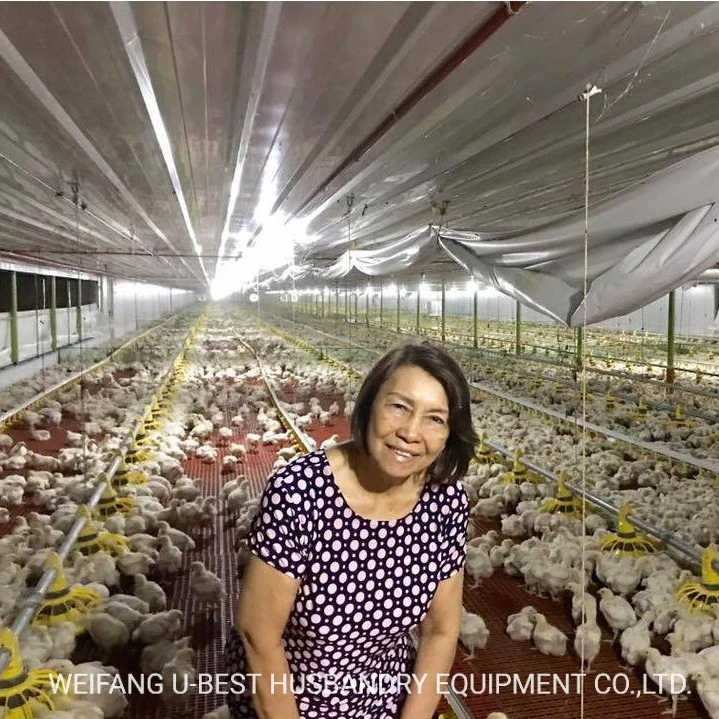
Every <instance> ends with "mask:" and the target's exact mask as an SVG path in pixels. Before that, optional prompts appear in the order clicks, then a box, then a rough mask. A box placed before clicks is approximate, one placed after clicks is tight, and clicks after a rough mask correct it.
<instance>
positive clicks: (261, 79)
mask: <svg viewBox="0 0 719 719" xmlns="http://www.w3.org/2000/svg"><path fill="white" fill-rule="evenodd" d="M264 9H265V18H264V22H263V23H262V33H261V35H260V45H259V49H258V51H257V62H256V63H255V69H254V72H253V74H252V85H251V86H250V98H249V102H248V104H247V112H246V113H245V121H244V123H243V125H242V135H241V137H240V147H239V149H238V151H237V161H236V162H235V173H234V175H233V177H232V184H231V185H230V198H229V202H228V203H227V215H226V216H225V222H224V225H223V228H222V236H221V239H220V249H219V251H218V253H217V254H218V258H219V259H218V260H217V265H215V276H217V272H218V267H219V264H220V262H221V261H222V257H223V255H224V252H225V245H226V244H227V237H228V235H229V230H230V221H231V220H232V215H233V214H234V212H235V205H236V204H237V196H238V195H239V193H240V180H241V179H242V170H243V168H244V165H245V159H246V157H247V150H248V148H249V146H250V137H251V136H252V126H253V125H254V122H255V115H256V114H257V107H258V106H259V104H260V98H261V97H262V91H263V89H264V84H265V74H266V73H267V66H268V65H269V62H270V51H271V50H272V43H273V41H274V39H275V33H276V32H277V26H278V25H279V21H280V12H281V9H282V3H281V2H270V3H266V4H265V5H264Z"/></svg>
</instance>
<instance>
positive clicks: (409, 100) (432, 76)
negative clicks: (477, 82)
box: [295, 0, 524, 215]
mask: <svg viewBox="0 0 719 719" xmlns="http://www.w3.org/2000/svg"><path fill="white" fill-rule="evenodd" d="M523 5H524V2H523V0H520V1H519V2H515V3H514V5H513V7H512V6H510V3H504V4H503V5H501V6H500V7H499V8H497V11H496V12H495V13H494V14H493V15H492V16H491V17H490V18H489V19H488V20H486V21H485V22H483V23H482V24H481V25H480V26H478V27H477V28H475V29H474V31H473V32H472V34H471V35H470V36H469V37H468V38H467V39H466V40H465V41H464V42H463V43H462V44H461V45H460V46H459V47H458V48H457V49H456V50H455V51H454V52H453V53H451V54H450V55H449V57H447V58H446V59H445V60H443V61H442V62H441V63H440V65H439V66H437V67H436V68H435V69H434V70H433V71H432V72H430V73H429V74H428V75H427V76H425V77H424V79H423V80H421V81H420V82H419V84H418V85H416V86H415V87H414V88H413V89H412V90H411V91H410V93H409V94H408V95H407V96H406V97H405V98H404V99H403V100H402V101H401V102H400V103H399V104H398V105H397V106H396V107H395V108H393V109H392V110H391V112H390V113H389V114H388V115H387V116H386V117H385V118H384V119H383V120H382V122H380V123H379V125H377V127H375V129H374V130H372V132H370V133H369V135H367V137H365V138H364V139H363V140H362V141H361V142H360V143H359V145H357V147H355V148H354V150H352V151H351V152H350V153H349V155H347V157H346V158H345V159H344V160H343V161H342V162H341V163H340V164H339V165H338V166H337V167H336V168H335V170H333V171H332V172H331V173H330V175H329V177H328V178H327V179H326V180H325V181H324V182H323V183H322V184H321V185H320V186H319V187H318V188H317V190H315V191H314V192H313V193H312V194H311V195H310V196H309V197H308V198H307V200H305V202H304V203H303V204H302V206H301V207H300V208H299V209H298V210H296V211H295V214H296V215H303V214H305V210H306V209H307V208H308V207H309V206H310V204H311V203H313V202H314V201H315V200H316V199H317V198H319V197H320V196H321V195H323V194H325V193H327V191H328V189H329V186H330V184H331V183H332V182H333V181H334V180H335V179H337V177H339V175H341V174H342V173H343V172H344V171H345V170H347V169H348V168H349V167H350V166H351V165H353V164H354V163H356V162H358V161H359V160H360V158H361V157H362V156H363V155H364V154H365V153H366V152H367V151H368V150H369V149H370V148H371V147H372V146H373V145H375V144H376V143H377V142H378V141H379V140H380V139H381V138H382V137H383V136H384V135H385V134H386V133H387V132H389V130H391V129H392V128H393V127H394V126H395V125H396V124H397V123H398V122H399V121H400V120H401V119H402V118H403V117H404V116H405V115H407V113H408V112H409V111H410V110H411V109H412V108H413V107H414V106H415V105H416V104H417V103H418V102H420V100H422V98H424V97H425V96H427V95H428V94H429V93H430V92H431V91H432V90H434V88H435V87H437V85H439V84H440V83H441V82H442V81H443V80H445V79H446V78H447V77H448V76H449V75H450V74H451V73H452V72H453V71H454V70H456V69H457V68H458V67H459V66H460V65H461V64H462V63H463V62H464V61H465V60H466V59H467V58H468V57H469V56H470V55H471V54H472V53H473V52H475V51H476V50H477V49H478V48H479V47H481V46H482V45H483V44H484V42H485V41H486V40H487V39H489V38H490V37H491V36H492V35H493V34H494V33H495V32H497V30H499V28H500V27H502V25H503V24H504V23H505V22H506V21H507V20H508V19H509V18H510V17H511V16H512V15H514V14H516V13H517V12H518V11H519V9H520V8H521V7H522V6H523Z"/></svg>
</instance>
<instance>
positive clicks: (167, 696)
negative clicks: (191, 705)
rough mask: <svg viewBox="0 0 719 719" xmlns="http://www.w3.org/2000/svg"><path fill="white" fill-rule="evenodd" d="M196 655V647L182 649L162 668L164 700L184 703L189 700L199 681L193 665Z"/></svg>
mask: <svg viewBox="0 0 719 719" xmlns="http://www.w3.org/2000/svg"><path fill="white" fill-rule="evenodd" d="M194 657H195V650H194V649H191V648H190V647H187V648H185V649H180V650H179V651H178V652H177V653H176V654H175V656H174V657H173V658H172V659H171V660H170V661H169V662H168V663H167V664H165V666H164V667H163V668H162V672H161V674H162V694H161V696H162V701H164V702H166V703H174V702H180V703H184V702H185V701H186V700H187V697H188V695H189V693H190V691H191V690H192V688H193V687H194V685H195V684H196V682H197V671H196V670H195V668H194V667H193V666H192V662H193V659H194ZM175 690H177V693H176V691H175Z"/></svg>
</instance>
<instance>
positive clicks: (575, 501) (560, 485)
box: [542, 471, 582, 516]
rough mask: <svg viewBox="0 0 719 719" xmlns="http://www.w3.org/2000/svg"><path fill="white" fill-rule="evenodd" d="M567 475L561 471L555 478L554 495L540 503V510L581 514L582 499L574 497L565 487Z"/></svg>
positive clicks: (574, 514) (551, 512) (552, 512)
mask: <svg viewBox="0 0 719 719" xmlns="http://www.w3.org/2000/svg"><path fill="white" fill-rule="evenodd" d="M568 479H569V475H568V474H567V473H566V472H565V471H562V472H560V474H559V477H558V479H557V493H556V496H554V497H551V498H549V499H546V500H545V501H544V502H543V503H542V511H543V512H549V513H550V514H564V515H572V516H581V514H582V500H581V499H579V498H578V497H575V496H574V494H573V493H572V490H571V489H569V487H567V480H568Z"/></svg>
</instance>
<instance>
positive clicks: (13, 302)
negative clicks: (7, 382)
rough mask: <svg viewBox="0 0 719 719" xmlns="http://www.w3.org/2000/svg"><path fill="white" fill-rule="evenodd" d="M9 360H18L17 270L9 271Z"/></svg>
mask: <svg viewBox="0 0 719 719" xmlns="http://www.w3.org/2000/svg"><path fill="white" fill-rule="evenodd" d="M10 361H11V362H12V363H13V364H17V363H18V362H19V361H20V342H19V340H18V328H17V272H11V273H10Z"/></svg>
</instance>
